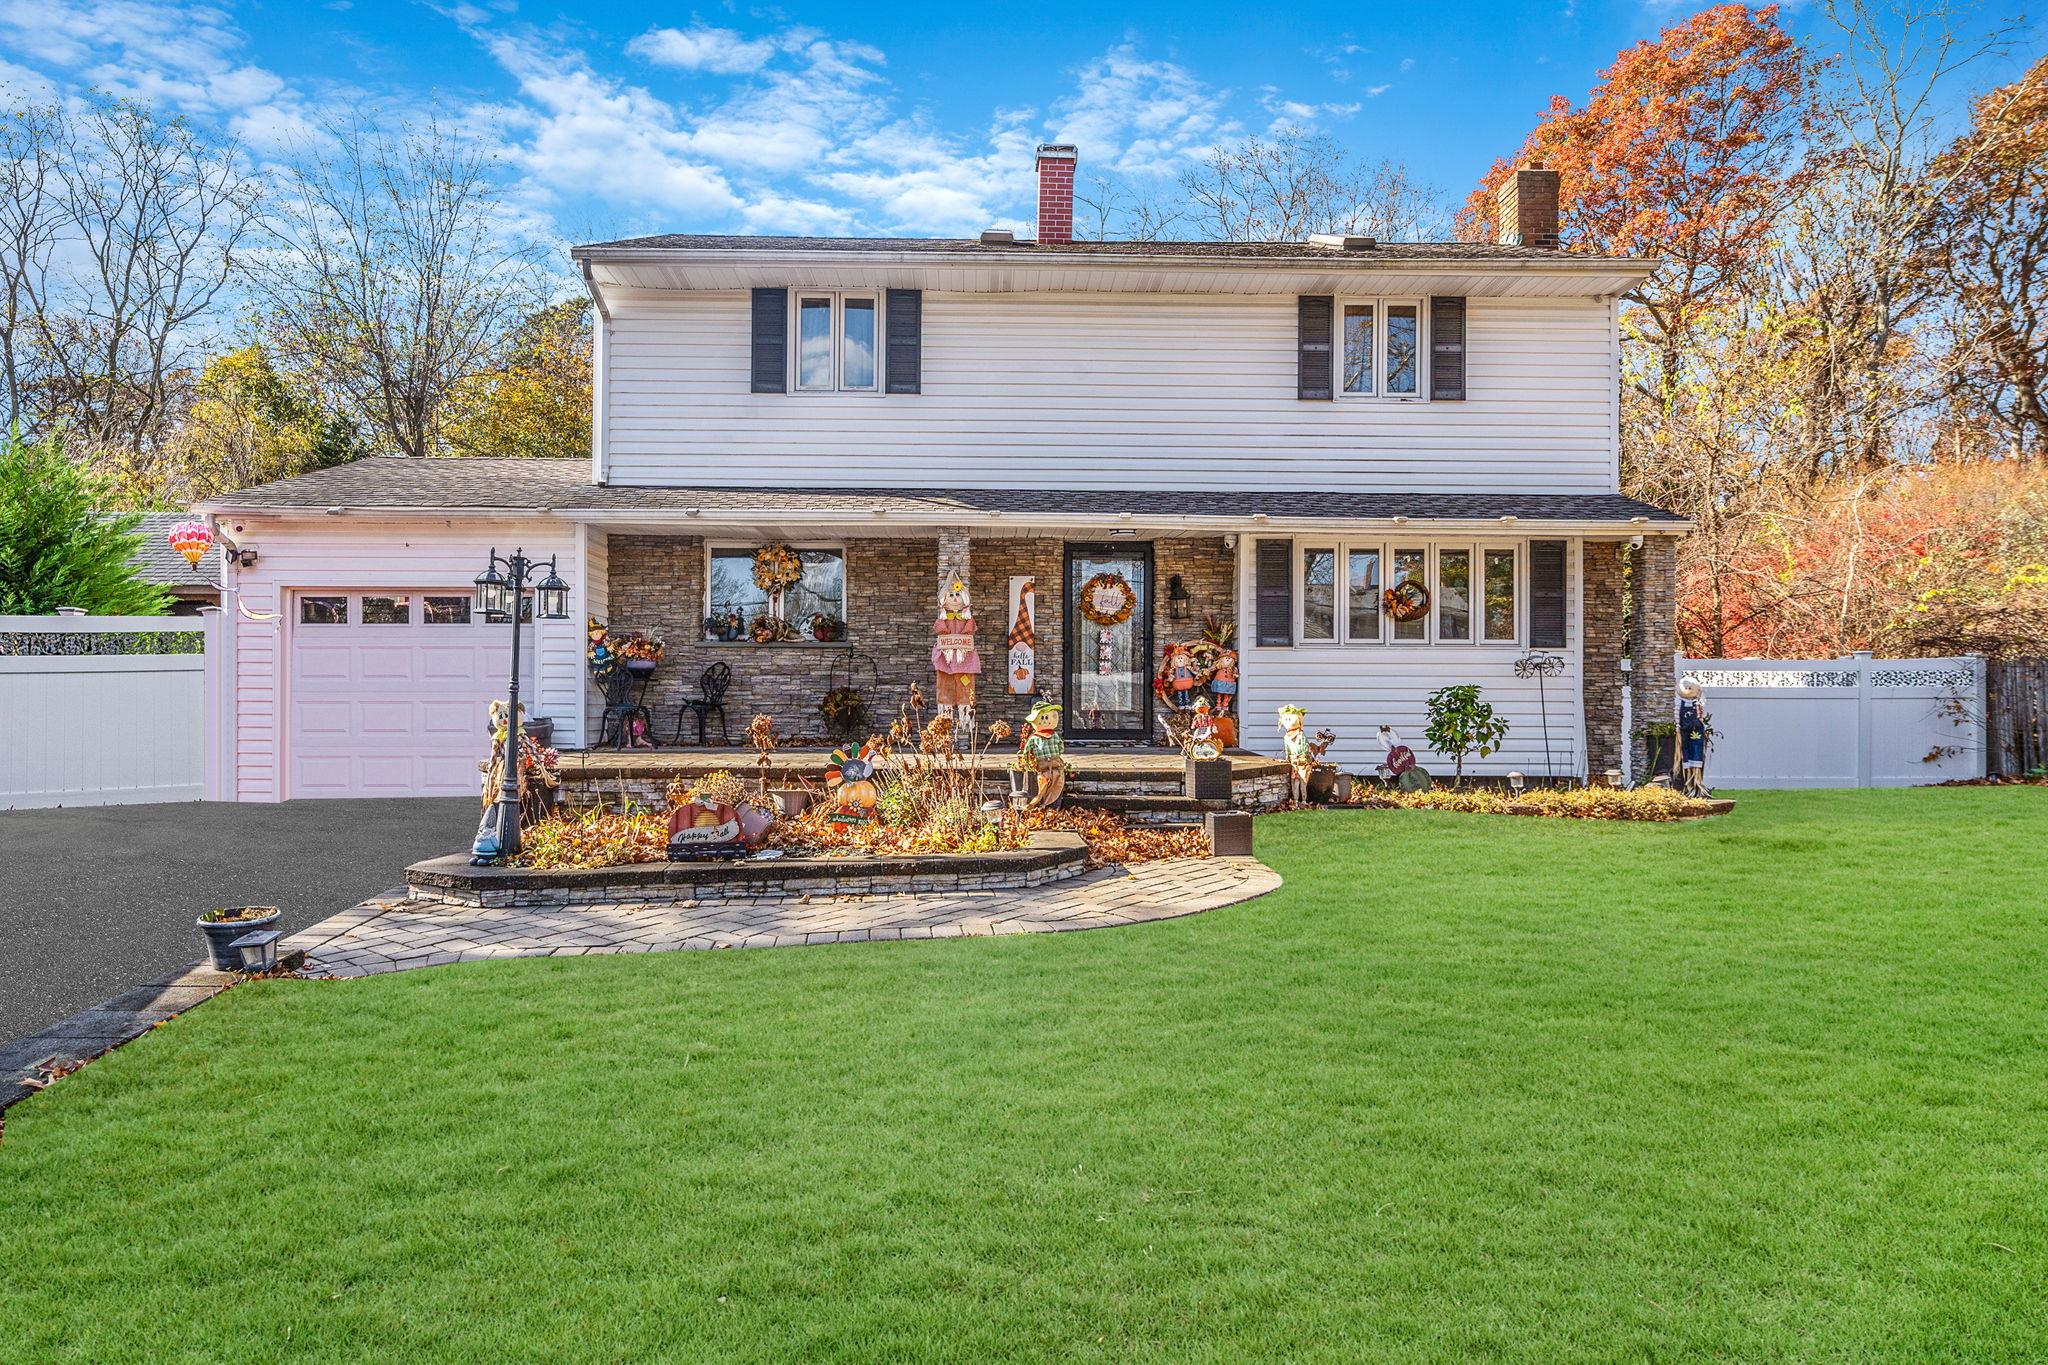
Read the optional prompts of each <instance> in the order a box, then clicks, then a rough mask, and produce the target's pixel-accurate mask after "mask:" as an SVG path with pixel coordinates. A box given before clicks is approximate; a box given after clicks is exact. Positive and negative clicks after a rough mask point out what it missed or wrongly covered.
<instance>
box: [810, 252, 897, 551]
mask: <svg viewBox="0 0 2048 1365" xmlns="http://www.w3.org/2000/svg"><path fill="white" fill-rule="evenodd" d="M806 299H824V300H826V301H827V302H828V303H829V304H830V306H831V311H832V321H831V326H829V327H828V328H827V329H826V332H827V336H828V339H829V342H830V348H831V360H830V373H831V376H832V378H831V382H830V383H827V384H806V383H804V300H806ZM848 299H859V300H863V301H865V302H869V303H872V304H874V306H875V382H874V383H872V384H868V385H865V386H862V387H858V388H856V387H851V386H849V385H846V384H843V383H841V382H840V377H841V375H842V373H843V371H842V370H841V369H840V365H841V362H842V361H843V360H844V359H845V357H846V301H847V300H848ZM789 336H790V347H789V369H790V374H789V391H790V392H791V393H859V394H871V393H880V392H881V391H882V373H883V370H884V368H885V366H886V363H887V361H886V357H885V355H884V352H885V351H886V350H887V349H888V344H889V339H888V333H887V324H886V323H885V322H884V320H883V317H882V294H881V291H880V290H876V289H792V290H790V293H789ZM816 548H828V547H816ZM829 548H837V547H829Z"/></svg>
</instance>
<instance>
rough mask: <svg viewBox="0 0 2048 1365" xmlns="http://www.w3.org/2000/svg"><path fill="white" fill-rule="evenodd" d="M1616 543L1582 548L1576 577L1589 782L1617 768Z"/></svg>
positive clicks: (1620, 638) (1619, 587)
mask: <svg viewBox="0 0 2048 1365" xmlns="http://www.w3.org/2000/svg"><path fill="white" fill-rule="evenodd" d="M1625 548H1626V546H1625V544H1624V543H1623V542H1620V541H1612V540H1588V541H1585V542H1582V544H1581V546H1580V553H1581V555H1582V556H1583V559H1582V561H1581V565H1580V568H1581V571H1582V574H1583V582H1584V584H1585V619H1584V627H1583V629H1584V638H1583V640H1582V641H1581V654H1582V657H1583V660H1584V663H1583V667H1584V670H1585V679H1584V682H1583V684H1582V695H1583V697H1584V699H1585V707H1586V768H1587V774H1586V775H1587V776H1588V777H1590V778H1592V779H1593V780H1594V781H1596V782H1597V781H1599V780H1600V775H1601V774H1602V773H1604V772H1606V771H1607V770H1608V769H1610V768H1619V767H1620V766H1621V746H1622V733H1621V684H1622V672H1621V656H1622V646H1623V644H1624V643H1625V640H1624V635H1623V629H1624V627H1623V624H1622V616H1623V613H1622V591H1623V582H1622V572H1621V557H1622V551H1623V550H1624V549H1625Z"/></svg>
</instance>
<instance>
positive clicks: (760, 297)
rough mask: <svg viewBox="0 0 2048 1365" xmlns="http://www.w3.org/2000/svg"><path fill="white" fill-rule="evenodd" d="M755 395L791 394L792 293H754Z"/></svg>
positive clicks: (759, 290) (784, 291)
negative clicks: (790, 299) (790, 318)
mask: <svg viewBox="0 0 2048 1365" xmlns="http://www.w3.org/2000/svg"><path fill="white" fill-rule="evenodd" d="M754 392H755V393H787V392H789V291H788V290H787V289H756V290H755V291H754Z"/></svg>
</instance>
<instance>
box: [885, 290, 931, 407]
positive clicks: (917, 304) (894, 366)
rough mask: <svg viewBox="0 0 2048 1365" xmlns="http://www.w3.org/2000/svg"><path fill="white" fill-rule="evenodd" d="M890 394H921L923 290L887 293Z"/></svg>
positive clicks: (888, 385)
mask: <svg viewBox="0 0 2048 1365" xmlns="http://www.w3.org/2000/svg"><path fill="white" fill-rule="evenodd" d="M885 307H886V309H887V311H888V326H889V349H888V356H889V359H888V384H887V389H888V392H890V393H921V392H923V382H924V291H923V290H922V289H891V290H890V291H889V292H888V302H887V304H886V305H885Z"/></svg>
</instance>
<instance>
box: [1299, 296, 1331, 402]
mask: <svg viewBox="0 0 2048 1365" xmlns="http://www.w3.org/2000/svg"><path fill="white" fill-rule="evenodd" d="M1295 309H1296V311H1295V334H1296V338H1297V345H1298V346H1299V347H1300V365H1299V371H1300V372H1299V374H1298V376H1297V386H1298V387H1297V390H1296V394H1295V396H1296V397H1298V398H1331V397H1334V396H1335V395H1334V394H1333V393H1332V392H1331V384H1330V381H1331V369H1332V366H1331V361H1330V336H1331V331H1332V328H1333V326H1334V322H1333V319H1334V317H1335V315H1336V312H1337V300H1336V298H1335V297H1334V296H1332V295H1329V294H1303V295H1302V296H1301V297H1300V298H1299V299H1298V300H1297V301H1296V303H1295Z"/></svg>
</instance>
